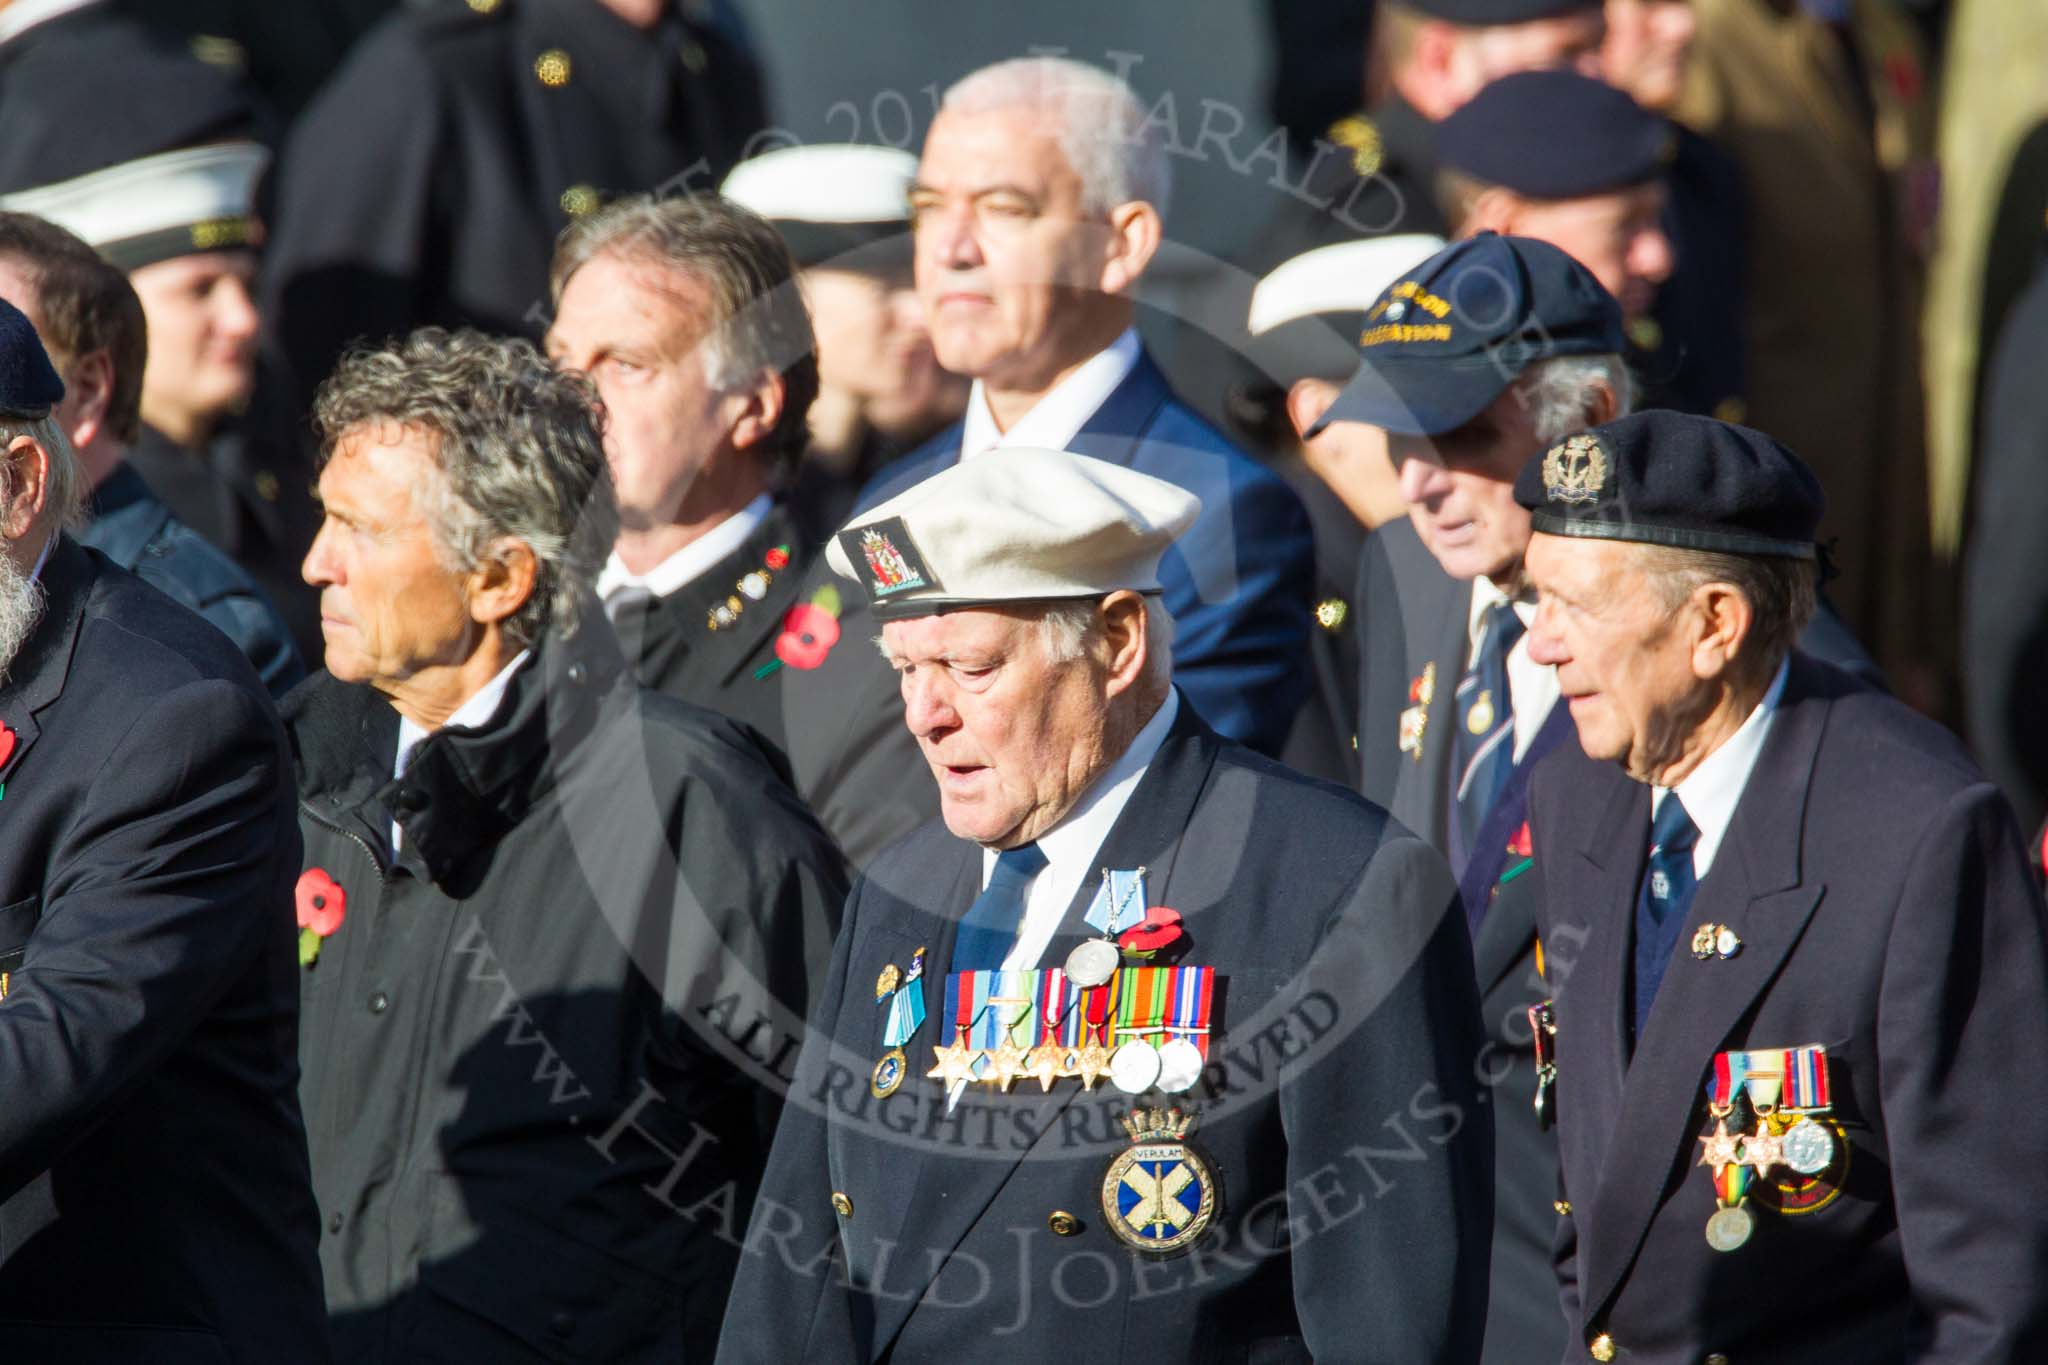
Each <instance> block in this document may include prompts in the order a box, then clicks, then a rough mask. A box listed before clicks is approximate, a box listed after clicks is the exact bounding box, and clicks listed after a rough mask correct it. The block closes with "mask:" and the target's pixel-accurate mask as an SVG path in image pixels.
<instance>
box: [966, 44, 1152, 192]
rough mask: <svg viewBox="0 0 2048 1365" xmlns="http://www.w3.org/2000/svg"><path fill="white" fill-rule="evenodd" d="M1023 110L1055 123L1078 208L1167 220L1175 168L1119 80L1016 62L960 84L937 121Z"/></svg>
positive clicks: (1077, 67) (1082, 66)
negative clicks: (948, 115)
mask: <svg viewBox="0 0 2048 1365" xmlns="http://www.w3.org/2000/svg"><path fill="white" fill-rule="evenodd" d="M1019 107H1023V108H1028V109H1032V110H1036V111H1038V112H1040V113H1043V114H1046V115H1049V116H1051V117H1053V118H1056V119H1058V120H1059V137H1058V141H1059V144H1060V151H1061V153H1062V154H1064V155H1065V156H1066V158H1067V165H1068V166H1070V167H1072V168H1073V171H1074V174H1075V175H1077V176H1079V177H1080V179H1081V208H1082V210H1083V211H1084V212H1087V213H1107V212H1109V211H1110V210H1111V209H1113V208H1115V207H1116V206H1117V205H1119V204H1129V203H1132V202H1134V201H1135V202H1143V203H1147V204H1150V205H1151V206H1152V207H1153V208H1155V209H1157V210H1158V211H1159V216H1160V217H1162V218H1164V217H1165V216H1166V202H1167V199H1168V198H1169V197H1170V196H1171V194H1172V192H1173V165H1172V163H1171V162H1170V161H1169V160H1168V159H1167V153H1166V139H1165V136H1164V134H1163V133H1162V132H1161V130H1160V127H1159V125H1158V124H1156V123H1153V122H1152V121H1150V120H1149V119H1147V118H1146V115H1145V106H1144V104H1142V103H1141V102H1140V101H1139V99H1138V96H1137V92H1136V91H1134V90H1132V89H1131V87H1130V85H1129V83H1128V82H1126V81H1125V80H1124V79H1123V78H1122V77H1121V76H1117V75H1115V74H1113V73H1111V72H1108V71H1104V70H1103V69H1102V68H1101V67H1099V66H1090V65H1088V63H1086V62H1077V61H1074V60H1072V59H1071V58H1067V57H1016V58H1012V59H1011V60H1009V61H1006V62H997V63H996V64H995V65H993V66H985V67H983V68H981V69H980V70H979V71H975V72H972V73H970V74H969V75H967V76H964V77H962V78H961V79H960V80H958V81H956V82H954V84H953V85H952V86H951V88H949V89H948V90H947V91H946V94H945V97H944V98H943V99H942V100H941V101H940V104H939V109H940V112H941V113H944V112H948V111H950V112H953V113H958V114H986V113H990V112H993V111H995V110H998V109H1015V108H1019Z"/></svg>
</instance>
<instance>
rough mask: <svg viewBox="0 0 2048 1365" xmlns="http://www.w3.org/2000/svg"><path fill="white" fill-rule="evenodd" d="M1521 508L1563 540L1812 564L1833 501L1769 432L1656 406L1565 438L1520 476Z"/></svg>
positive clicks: (1539, 527)
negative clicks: (1816, 537) (1639, 544)
mask: <svg viewBox="0 0 2048 1365" xmlns="http://www.w3.org/2000/svg"><path fill="white" fill-rule="evenodd" d="M1515 501H1516V502H1519V503H1520V504H1522V506H1524V507H1526V508H1528V509H1529V511H1530V518H1529V520H1530V524H1531V525H1533V526H1534V527H1535V529H1537V530H1538V531H1542V532H1544V533H1545V534H1547V535H1553V536H1590V537H1593V538H1596V539H1600V540H1633V541H1640V542H1643V543H1645V544H1650V545H1669V546H1672V547H1674V548H1676V549H1681V550H1713V551H1720V552H1723V553H1727V554H1738V555H1764V556H1771V557H1776V558H1783V559H1814V558H1816V554H1817V552H1816V550H1815V547H1814V540H1813V535H1814V531H1815V530H1816V529H1818V527H1819V526H1820V518H1821V513H1822V512H1823V511H1824V510H1825V509H1826V506H1827V500H1826V498H1825V497H1824V496H1823V495H1822V493H1821V487H1820V480H1819V479H1817V478H1815V477H1814V473H1813V471H1812V470H1811V469H1808V468H1807V467H1806V464H1805V462H1804V461H1802V460H1801V459H1800V458H1799V457H1798V456H1797V455H1794V454H1793V453H1792V452H1791V451H1790V450H1787V449H1786V448H1785V447H1784V446H1782V445H1780V444H1779V443H1778V442H1776V441H1774V440H1772V439H1771V438H1770V437H1768V436H1766V435H1764V434H1763V433H1762V432H1761V431H1752V430H1751V429H1750V428H1748V427H1738V426H1736V425H1734V424H1733V423H1730V422H1722V421H1717V420H1716V419H1714V418H1712V417H1697V416H1694V415H1693V414H1691V413H1685V412H1666V411H1664V410H1662V409H1656V408H1652V409H1649V410H1647V411H1644V412H1639V413H1635V414H1633V415H1632V416H1628V417H1622V418H1619V419H1617V420H1615V421H1612V422H1608V423H1605V424H1603V425H1601V426H1597V427H1592V428H1590V429H1588V430H1586V431H1583V432H1580V433H1579V434H1578V435H1576V436H1569V437H1566V438H1565V439H1564V440H1562V441H1560V442H1558V443H1557V444H1556V445H1554V446H1552V447H1551V448H1550V449H1549V450H1547V451H1545V452H1544V453H1543V454H1541V455H1538V456H1536V457H1535V458H1534V459H1532V460H1530V461H1529V463H1528V464H1527V465H1525V466H1523V468H1522V472H1521V473H1520V474H1519V475H1517V476H1516V478H1515Z"/></svg>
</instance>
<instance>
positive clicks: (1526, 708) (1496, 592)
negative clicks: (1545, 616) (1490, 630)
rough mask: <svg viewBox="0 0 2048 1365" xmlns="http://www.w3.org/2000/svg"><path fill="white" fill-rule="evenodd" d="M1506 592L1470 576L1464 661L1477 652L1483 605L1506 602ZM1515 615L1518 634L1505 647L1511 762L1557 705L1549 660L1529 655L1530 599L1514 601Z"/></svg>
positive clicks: (1532, 612)
mask: <svg viewBox="0 0 2048 1365" xmlns="http://www.w3.org/2000/svg"><path fill="white" fill-rule="evenodd" d="M1507 600H1508V595H1507V594H1506V593H1504V592H1502V591H1501V590H1500V589H1499V588H1498V587H1495V586H1494V583H1493V580H1492V579H1489V578H1487V577H1486V576H1485V575H1484V574H1481V575H1480V576H1479V577H1477V578H1475V579H1473V580H1472V613H1471V616H1470V617H1469V618H1468V619H1467V622H1466V626H1465V631H1466V635H1465V661H1466V663H1467V664H1468V665H1469V664H1470V663H1471V661H1472V660H1473V659H1474V658H1475V657H1477V655H1478V653H1479V642H1480V637H1481V636H1482V634H1483V633H1484V632H1483V631H1482V629H1481V626H1482V624H1483V622H1484V621H1485V619H1486V609H1487V608H1488V607H1490V606H1492V605H1493V604H1494V603H1495V602H1506V601H1507ZM1513 606H1514V610H1515V615H1517V616H1519V617H1521V618H1522V635H1521V638H1520V639H1518V640H1516V641H1515V647H1514V648H1513V649H1510V650H1509V651H1508V701H1509V702H1510V703H1511V704H1512V705H1513V706H1514V709H1515V762H1517V763H1519V762H1521V761H1522V755H1523V754H1526V753H1528V752H1529V746H1530V745H1531V744H1533V743H1535V742H1536V732H1537V731H1538V730H1541V729H1542V728H1543V722H1544V721H1545V720H1546V719H1547V718H1548V717H1549V715H1550V708H1551V707H1553V706H1555V705H1557V697H1558V691H1557V670H1556V669H1555V668H1553V667H1551V666H1550V665H1549V664H1539V663H1537V662H1536V661H1535V660H1534V659H1532V658H1530V657H1529V630H1528V627H1529V625H1530V623H1531V622H1533V621H1534V620H1535V619H1536V604H1535V603H1534V602H1515V603H1514V604H1513Z"/></svg>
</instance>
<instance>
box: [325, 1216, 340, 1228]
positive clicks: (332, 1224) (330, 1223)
mask: <svg viewBox="0 0 2048 1365" xmlns="http://www.w3.org/2000/svg"><path fill="white" fill-rule="evenodd" d="M327 1230H328V1231H329V1232H340V1231H341V1215H340V1214H338V1213H337V1214H335V1215H334V1216H333V1217H332V1218H329V1219H328V1220H327Z"/></svg>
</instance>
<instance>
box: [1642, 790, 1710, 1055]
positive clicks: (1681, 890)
mask: <svg viewBox="0 0 2048 1365" xmlns="http://www.w3.org/2000/svg"><path fill="white" fill-rule="evenodd" d="M1699 838H1700V831H1699V827H1698V826H1696V825H1694V824H1693V822H1692V816H1690V815H1688V814H1687V813H1686V809H1685V804H1684V803H1683V802H1681V801H1680V800H1679V799H1678V793H1677V792H1666V793H1665V794H1664V802H1663V804H1662V805H1660V806H1658V807H1657V815H1656V818H1655V819H1653V820H1651V821H1650V857H1649V861H1648V865H1647V866H1646V867H1645V868H1644V869H1643V884H1642V886H1640V887H1639V888H1637V890H1636V989H1635V1017H1636V1036H1638V1037H1641V1036H1642V1032H1643V1024H1644V1022H1645V1021H1647V1020H1648V1019H1649V1017H1650V1002H1651V1001H1653V1000H1655V999H1656V998H1657V988H1658V987H1659V986H1660V985H1662V984H1663V982H1664V969H1665V968H1666V967H1668V966H1670V965H1671V954H1672V953H1673V952H1674V951H1676V949H1677V947H1678V938H1679V935H1680V934H1682V933H1683V932H1684V931H1685V916H1686V912H1687V911H1689V910H1691V909H1692V895H1693V892H1694V891H1695V890H1697V889H1698V886H1699V882H1698V879H1697V878H1696V877H1694V875H1693V869H1692V848H1693V845H1694V844H1696V843H1698V842H1699Z"/></svg>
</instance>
